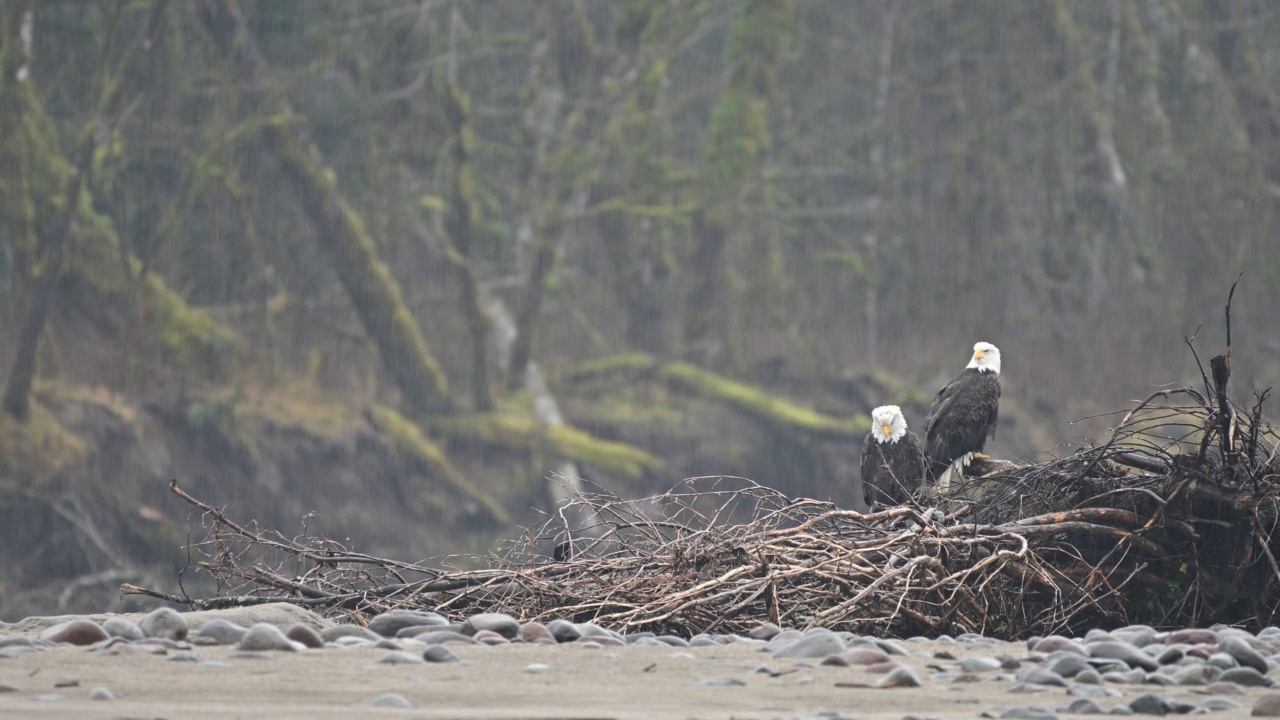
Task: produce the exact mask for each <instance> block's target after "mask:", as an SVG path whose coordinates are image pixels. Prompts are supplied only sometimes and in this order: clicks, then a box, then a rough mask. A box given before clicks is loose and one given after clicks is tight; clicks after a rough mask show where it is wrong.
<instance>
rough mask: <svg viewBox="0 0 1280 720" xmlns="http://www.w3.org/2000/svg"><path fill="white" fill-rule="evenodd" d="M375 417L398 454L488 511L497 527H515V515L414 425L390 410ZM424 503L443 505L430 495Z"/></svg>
mask: <svg viewBox="0 0 1280 720" xmlns="http://www.w3.org/2000/svg"><path fill="white" fill-rule="evenodd" d="M373 414H374V416H375V417H376V418H377V420H378V423H379V424H380V425H381V426H382V428H383V429H385V430H386V432H387V433H388V434H389V435H390V436H391V438H392V441H393V442H394V443H395V445H396V449H397V450H399V451H400V452H402V453H404V454H406V455H410V456H412V457H414V458H416V459H417V460H418V461H420V462H421V463H423V464H424V465H426V466H427V468H428V469H429V470H430V472H431V474H432V476H433V477H435V478H438V479H440V480H442V481H444V482H445V484H447V485H448V486H449V487H450V488H452V489H453V490H454V491H456V492H458V493H460V494H462V495H464V496H465V497H467V498H469V499H471V500H473V501H475V502H476V503H477V504H478V505H479V506H480V507H482V508H483V509H484V512H485V513H486V514H487V515H488V516H489V518H490V519H491V520H492V521H493V523H495V524H498V525H509V524H511V515H510V514H509V513H508V512H507V511H506V509H505V508H503V507H502V505H501V504H500V503H499V502H498V501H497V500H495V499H494V498H492V497H491V496H489V494H488V493H486V492H484V491H483V490H481V489H480V488H479V487H477V486H476V484H475V483H474V482H472V481H471V480H469V479H467V477H466V476H464V475H463V474H462V473H461V472H459V471H458V470H457V469H456V468H454V467H453V464H452V463H450V462H449V459H448V458H447V457H446V456H445V454H444V451H443V450H442V449H440V446H438V445H436V444H435V443H433V442H431V441H430V440H428V439H427V438H426V437H425V436H424V435H423V434H422V431H421V430H420V429H419V428H418V426H417V425H415V424H414V423H413V422H412V421H410V420H409V419H408V418H406V417H405V416H403V415H401V414H400V413H398V412H396V411H395V410H392V409H391V408H387V407H381V406H377V407H374V408H373ZM422 499H423V501H424V504H425V505H431V504H433V503H435V504H442V503H441V501H440V499H439V498H438V497H435V496H433V495H431V494H430V493H429V492H428V493H426V494H424V496H423V498H422Z"/></svg>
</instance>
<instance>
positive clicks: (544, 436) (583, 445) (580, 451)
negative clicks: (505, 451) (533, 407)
mask: <svg viewBox="0 0 1280 720" xmlns="http://www.w3.org/2000/svg"><path fill="white" fill-rule="evenodd" d="M430 422H431V427H432V428H433V429H435V430H438V431H439V432H440V433H441V434H444V435H446V436H450V437H455V438H458V439H461V440H469V441H472V442H480V443H484V444H489V445H496V446H499V447H507V448H514V449H519V450H528V451H531V452H539V453H545V454H547V455H553V456H557V457H562V458H564V459H566V460H574V461H577V462H584V463H588V464H591V465H595V466H597V467H599V468H602V469H605V470H613V471H615V472H620V473H623V474H625V475H628V476H630V477H639V476H640V475H642V474H644V472H645V471H646V470H659V469H661V468H662V461H661V460H660V459H658V458H657V457H655V456H653V455H652V454H650V453H648V452H645V451H644V450H642V449H640V448H638V447H635V446H634V445H628V444H626V443H620V442H613V441H610V440H601V439H599V438H596V437H592V436H591V435H590V434H589V433H585V432H583V431H581V430H578V429H576V428H573V427H570V426H568V425H560V426H556V427H547V426H545V425H542V424H541V423H539V422H538V421H537V420H536V419H535V418H534V417H533V416H532V415H530V414H528V413H524V412H511V411H498V412H493V413H477V414H472V415H461V416H454V417H449V418H439V419H433V420H431V421H430Z"/></svg>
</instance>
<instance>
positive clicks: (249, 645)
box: [236, 623, 298, 652]
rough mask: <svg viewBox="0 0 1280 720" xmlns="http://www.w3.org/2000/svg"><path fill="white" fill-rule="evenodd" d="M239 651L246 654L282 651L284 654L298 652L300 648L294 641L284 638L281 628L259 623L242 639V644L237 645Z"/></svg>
mask: <svg viewBox="0 0 1280 720" xmlns="http://www.w3.org/2000/svg"><path fill="white" fill-rule="evenodd" d="M236 649H237V650H241V651H246V652H258V651H264V650H281V651H284V652H297V650H298V646H297V645H295V644H294V642H293V641H292V640H290V639H289V638H287V637H285V636H284V633H282V632H280V628H278V627H276V626H275V625H268V624H267V623H258V624H257V625H254V626H253V627H251V628H249V632H247V633H245V634H244V637H242V638H240V642H239V643H238V644H237V645H236Z"/></svg>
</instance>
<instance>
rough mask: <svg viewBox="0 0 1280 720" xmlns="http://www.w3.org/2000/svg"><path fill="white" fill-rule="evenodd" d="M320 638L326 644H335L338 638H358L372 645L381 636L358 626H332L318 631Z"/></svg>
mask: <svg viewBox="0 0 1280 720" xmlns="http://www.w3.org/2000/svg"><path fill="white" fill-rule="evenodd" d="M383 614H385V613H383ZM320 637H321V638H322V639H323V640H324V641H325V642H326V643H331V642H337V641H338V639H339V638H347V637H353V638H359V639H361V640H368V641H369V642H371V643H373V642H378V640H380V639H381V638H382V636H381V635H379V634H378V633H376V632H373V631H372V630H370V629H369V628H366V627H361V626H359V625H332V626H330V627H327V628H324V629H322V630H321V631H320Z"/></svg>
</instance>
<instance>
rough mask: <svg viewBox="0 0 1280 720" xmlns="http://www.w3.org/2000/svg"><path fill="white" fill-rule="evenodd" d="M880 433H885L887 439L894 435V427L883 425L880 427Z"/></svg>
mask: <svg viewBox="0 0 1280 720" xmlns="http://www.w3.org/2000/svg"><path fill="white" fill-rule="evenodd" d="M880 431H881V432H883V433H884V436H885V437H889V436H890V435H892V434H893V426H892V425H881V426H880Z"/></svg>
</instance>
